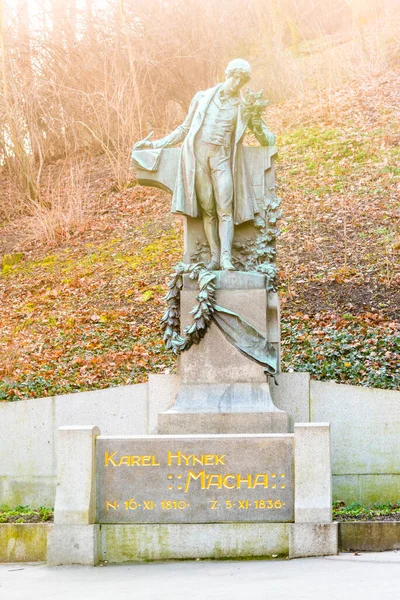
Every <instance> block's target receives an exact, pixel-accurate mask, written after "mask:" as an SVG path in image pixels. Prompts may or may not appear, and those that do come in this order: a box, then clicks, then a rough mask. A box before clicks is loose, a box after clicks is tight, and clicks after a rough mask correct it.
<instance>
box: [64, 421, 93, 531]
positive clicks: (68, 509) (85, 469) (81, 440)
mask: <svg viewBox="0 0 400 600" xmlns="http://www.w3.org/2000/svg"><path fill="white" fill-rule="evenodd" d="M97 435H100V429H99V428H98V427H94V426H82V427H60V429H59V430H58V444H57V465H58V466H57V491H56V502H55V508H54V522H55V523H56V524H57V525H58V524H67V523H68V524H71V525H72V524H74V525H78V524H79V525H89V524H91V523H94V522H95V519H96V492H95V489H96V473H95V440H96V436H97Z"/></svg>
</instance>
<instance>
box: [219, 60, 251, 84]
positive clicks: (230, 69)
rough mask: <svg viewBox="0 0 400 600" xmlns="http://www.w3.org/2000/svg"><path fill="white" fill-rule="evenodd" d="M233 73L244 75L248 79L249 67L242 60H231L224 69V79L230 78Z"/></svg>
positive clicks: (245, 61) (249, 75)
mask: <svg viewBox="0 0 400 600" xmlns="http://www.w3.org/2000/svg"><path fill="white" fill-rule="evenodd" d="M233 73H240V74H242V73H243V74H245V75H247V77H248V78H249V79H250V77H251V66H250V65H249V63H248V62H247V60H244V59H243V58H235V59H233V60H231V62H230V63H229V64H228V66H227V67H226V69H225V75H226V77H230V76H231V75H233Z"/></svg>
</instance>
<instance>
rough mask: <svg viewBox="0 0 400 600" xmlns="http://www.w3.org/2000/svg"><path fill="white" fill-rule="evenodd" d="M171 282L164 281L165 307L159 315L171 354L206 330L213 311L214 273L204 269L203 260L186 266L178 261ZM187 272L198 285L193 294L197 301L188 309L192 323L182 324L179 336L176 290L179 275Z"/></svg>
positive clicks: (181, 280)
mask: <svg viewBox="0 0 400 600" xmlns="http://www.w3.org/2000/svg"><path fill="white" fill-rule="evenodd" d="M174 270H175V273H173V274H172V278H171V281H170V282H169V283H168V288H169V290H168V293H167V295H166V296H165V300H166V302H167V310H166V311H165V313H164V315H163V317H162V318H161V329H162V331H163V333H164V335H163V338H164V342H165V345H166V347H167V348H169V349H171V350H172V351H173V352H174V353H175V354H180V353H181V352H183V351H184V350H188V349H189V348H190V347H191V346H192V345H193V344H198V343H199V342H200V340H201V339H202V338H203V337H204V336H205V334H206V333H207V329H208V327H209V325H210V323H211V319H212V314H213V312H214V306H215V304H216V300H215V285H214V283H213V282H214V279H215V273H211V272H210V271H208V270H207V268H206V266H205V264H204V263H196V264H191V265H187V264H185V263H178V264H177V265H176V267H174ZM185 274H188V275H189V277H190V279H195V280H197V281H198V284H199V293H198V294H197V296H196V300H198V304H196V306H195V307H194V308H193V309H192V310H191V311H190V314H191V315H193V323H192V324H191V325H186V327H185V328H184V334H183V336H182V335H180V316H181V303H180V291H181V289H182V287H183V275H185Z"/></svg>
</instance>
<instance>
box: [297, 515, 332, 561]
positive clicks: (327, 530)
mask: <svg viewBox="0 0 400 600" xmlns="http://www.w3.org/2000/svg"><path fill="white" fill-rule="evenodd" d="M337 553H338V524H337V523H292V524H291V525H290V533H289V558H304V557H307V556H332V555H335V554H337Z"/></svg>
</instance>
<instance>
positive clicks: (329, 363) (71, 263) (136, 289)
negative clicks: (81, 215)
mask: <svg viewBox="0 0 400 600" xmlns="http://www.w3.org/2000/svg"><path fill="white" fill-rule="evenodd" d="M399 106H400V72H399V71H397V72H392V73H388V74H386V75H385V76H383V77H381V78H380V79H376V80H367V81H365V83H364V84H363V85H362V86H361V87H356V86H348V87H347V88H344V89H342V90H340V91H339V92H337V93H335V94H333V95H330V96H329V95H325V96H321V97H319V98H318V99H316V98H314V97H313V96H311V95H310V96H309V97H308V98H306V99H304V101H302V103H301V104H299V103H298V102H290V103H286V104H285V105H281V106H277V107H272V108H271V109H270V110H269V111H268V113H267V120H268V123H269V125H270V126H271V129H272V130H274V131H276V132H277V133H278V144H279V149H280V159H279V162H278V164H277V172H278V182H279V184H280V195H281V196H282V198H283V201H284V202H283V207H284V213H285V216H284V219H282V222H281V227H282V230H283V232H282V236H281V238H280V242H279V248H278V252H279V255H278V263H279V266H280V270H281V300H282V308H283V310H282V324H283V368H284V370H287V369H295V370H308V371H311V372H312V373H313V376H314V377H316V378H320V379H324V378H325V379H326V378H328V379H336V380H337V381H342V382H348V383H354V384H361V385H371V386H378V387H388V388H398V387H400V375H399V372H398V368H396V367H397V362H398V354H399V352H400V343H399V332H400V323H399V304H400V300H399V283H400V275H399V272H398V271H397V272H396V265H397V266H398V262H399V261H398V254H397V252H398V249H399V245H400V244H399V233H398V230H397V232H396V218H397V219H398V216H399V211H400V206H399V196H400V127H399V123H400V118H399V116H400V115H399ZM105 181H106V178H105ZM104 185H105V184H104ZM97 186H98V182H97ZM104 191H106V189H104ZM169 204H170V198H169V196H167V195H166V194H164V193H162V192H159V191H157V190H151V189H149V188H139V187H135V188H131V189H127V190H126V191H124V192H122V193H117V192H115V191H109V192H108V193H107V194H104V200H103V201H102V209H101V211H99V213H98V215H97V217H96V218H95V219H93V220H92V222H91V223H90V227H83V228H82V230H81V231H77V232H76V235H74V236H73V237H72V238H71V239H70V240H69V241H68V243H67V242H65V243H63V244H61V245H59V246H58V247H54V248H51V249H48V248H47V249H46V248H43V247H42V248H40V247H33V248H31V249H29V250H28V251H26V252H25V255H24V258H23V259H22V260H21V261H20V262H19V263H18V264H16V265H14V266H9V265H6V266H5V267H4V268H3V273H2V276H1V277H0V319H1V323H2V327H1V330H0V399H3V400H15V399H19V398H26V397H40V396H44V395H51V394H55V393H64V392H70V391H78V390H87V389H93V388H102V387H107V386H111V385H121V384H127V383H135V382H139V381H143V380H145V379H146V377H147V374H148V372H150V371H152V372H162V371H164V370H165V369H167V368H171V367H173V366H174V364H175V361H174V358H173V357H172V356H171V355H170V354H169V353H167V352H166V351H165V349H164V347H163V344H162V340H161V337H160V332H159V327H158V320H159V317H160V315H161V314H162V312H163V306H164V305H163V300H162V298H163V295H164V293H165V282H166V278H167V277H168V274H169V273H170V270H171V267H172V265H174V264H175V263H176V262H178V260H179V259H180V257H181V254H182V232H181V224H180V221H179V219H175V218H173V217H172V216H171V215H169ZM1 237H2V235H1V233H0V243H1ZM3 237H5V238H7V232H6V231H3ZM0 251H1V250H0ZM396 256H397V258H396Z"/></svg>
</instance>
